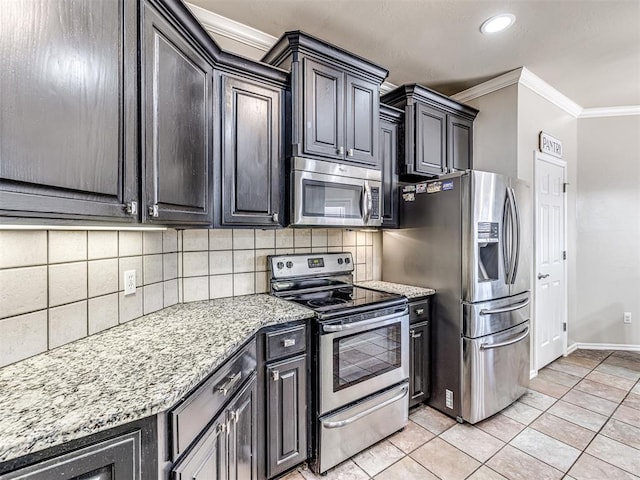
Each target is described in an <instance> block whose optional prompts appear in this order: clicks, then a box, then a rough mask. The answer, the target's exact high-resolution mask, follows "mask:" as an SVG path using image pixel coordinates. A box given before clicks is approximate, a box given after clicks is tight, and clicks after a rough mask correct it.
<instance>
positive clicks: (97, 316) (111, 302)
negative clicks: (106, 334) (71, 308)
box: [89, 292, 118, 335]
mask: <svg viewBox="0 0 640 480" xmlns="http://www.w3.org/2000/svg"><path fill="white" fill-rule="evenodd" d="M116 325H118V293H117V292H116V293H112V294H110V295H104V296H102V297H95V298H90V299H89V335H93V334H94V333H98V332H101V331H102V330H106V329H107V328H111V327H115V326H116Z"/></svg>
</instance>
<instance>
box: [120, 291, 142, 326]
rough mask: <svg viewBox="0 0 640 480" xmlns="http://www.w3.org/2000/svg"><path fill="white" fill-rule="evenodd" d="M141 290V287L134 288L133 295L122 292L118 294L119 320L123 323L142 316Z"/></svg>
mask: <svg viewBox="0 0 640 480" xmlns="http://www.w3.org/2000/svg"><path fill="white" fill-rule="evenodd" d="M143 296H144V295H143V291H142V289H141V288H138V289H137V290H136V293H134V294H133V295H125V294H124V292H120V293H119V294H118V306H119V309H120V316H119V321H120V323H125V322H128V321H130V320H134V319H136V318H139V317H141V316H142V307H143V303H142V300H143V298H142V297H143Z"/></svg>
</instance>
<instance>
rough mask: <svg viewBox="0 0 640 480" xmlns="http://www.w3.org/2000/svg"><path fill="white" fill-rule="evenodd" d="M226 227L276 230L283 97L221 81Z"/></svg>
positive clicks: (268, 90)
mask: <svg viewBox="0 0 640 480" xmlns="http://www.w3.org/2000/svg"><path fill="white" fill-rule="evenodd" d="M222 84H223V87H222V89H223V95H224V100H223V102H224V103H223V107H222V129H223V139H222V142H223V145H222V179H223V181H222V223H223V225H246V226H253V225H255V226H267V225H269V226H271V225H274V226H275V225H278V220H279V218H278V215H279V211H280V205H281V196H280V174H281V166H282V161H283V152H282V141H281V132H282V131H281V118H282V115H281V91H280V90H277V89H273V88H268V87H266V86H262V85H258V84H255V83H253V82H249V81H246V80H240V79H236V78H231V77H223V78H222Z"/></svg>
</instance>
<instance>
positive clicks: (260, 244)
mask: <svg viewBox="0 0 640 480" xmlns="http://www.w3.org/2000/svg"><path fill="white" fill-rule="evenodd" d="M255 235H256V249H263V248H275V247H276V232H275V230H256V231H255Z"/></svg>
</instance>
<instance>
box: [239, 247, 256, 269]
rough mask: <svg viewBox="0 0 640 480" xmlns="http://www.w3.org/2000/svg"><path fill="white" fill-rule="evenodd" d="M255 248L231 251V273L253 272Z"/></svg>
mask: <svg viewBox="0 0 640 480" xmlns="http://www.w3.org/2000/svg"><path fill="white" fill-rule="evenodd" d="M255 258H256V252H255V250H234V251H233V273H244V272H253V271H254V270H255Z"/></svg>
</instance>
